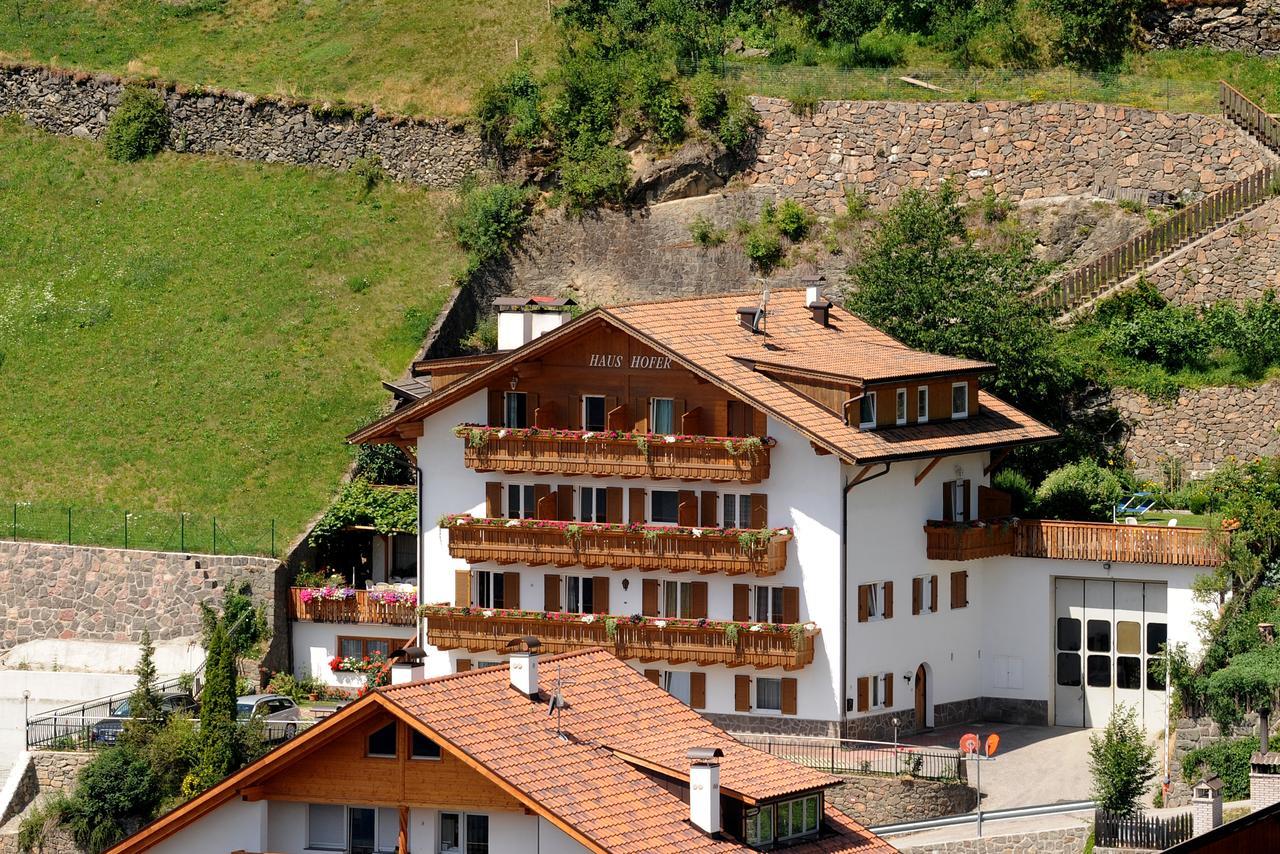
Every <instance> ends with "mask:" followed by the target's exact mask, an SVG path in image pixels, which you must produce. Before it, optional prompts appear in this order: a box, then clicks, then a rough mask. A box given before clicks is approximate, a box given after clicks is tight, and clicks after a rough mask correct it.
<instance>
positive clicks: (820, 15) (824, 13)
mask: <svg viewBox="0 0 1280 854" xmlns="http://www.w3.org/2000/svg"><path fill="white" fill-rule="evenodd" d="M884 7H885V4H884V0H819V3H818V12H817V15H816V17H815V19H814V32H815V34H816V35H817V36H818V37H819V38H821V39H823V40H825V41H833V42H852V41H856V40H857V39H859V38H860V37H861V36H862V35H863V34H865V33H866V32H867V31H868V30H870V29H872V28H873V27H875V25H876V24H878V23H880V19H881V18H883V17H884Z"/></svg>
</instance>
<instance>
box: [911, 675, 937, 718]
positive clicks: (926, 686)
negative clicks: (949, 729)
mask: <svg viewBox="0 0 1280 854" xmlns="http://www.w3.org/2000/svg"><path fill="white" fill-rule="evenodd" d="M929 677H930V673H929V665H928V664H921V665H920V666H919V667H917V668H916V678H915V688H916V729H917V730H924V729H931V728H932V727H933V685H931V684H930V682H931V680H930V678H929Z"/></svg>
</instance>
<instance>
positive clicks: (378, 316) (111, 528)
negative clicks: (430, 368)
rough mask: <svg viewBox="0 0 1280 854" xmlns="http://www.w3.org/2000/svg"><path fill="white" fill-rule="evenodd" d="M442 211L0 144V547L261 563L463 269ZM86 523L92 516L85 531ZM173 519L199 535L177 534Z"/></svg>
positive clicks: (317, 177)
mask: <svg viewBox="0 0 1280 854" xmlns="http://www.w3.org/2000/svg"><path fill="white" fill-rule="evenodd" d="M446 203H447V197H446V196H445V195H444V194H441V193H429V192H426V191H423V190H420V189H407V188H403V187H399V186H388V185H382V186H380V187H378V188H376V189H375V190H374V191H373V193H372V194H371V195H370V196H369V197H368V198H366V199H364V200H363V201H362V200H361V199H360V198H359V191H358V189H357V186H356V180H355V179H354V178H352V177H349V176H344V175H339V174H335V173H330V172H323V171H314V172H313V171H310V170H306V169H301V168H296V167H286V166H276V165H266V164H246V163H243V162H240V161H235V160H224V159H219V158H212V157H193V156H190V155H175V154H163V155H161V156H160V157H159V158H158V159H156V160H154V161H148V162H143V163H138V164H132V165H124V164H118V163H115V162H112V161H110V160H107V159H106V157H105V155H104V154H103V151H102V148H101V146H100V145H98V144H97V143H92V142H82V141H79V140H71V139H68V138H62V137H53V136H48V135H44V134H41V133H39V132H37V131H33V130H30V129H27V128H24V127H22V126H20V125H18V124H17V123H15V122H14V121H12V120H6V121H3V122H0V459H2V460H3V465H0V536H7V535H9V534H10V533H11V532H10V531H9V528H10V525H11V524H12V519H11V518H10V517H11V515H12V514H13V512H14V511H13V509H12V504H13V502H31V506H29V507H27V506H21V507H19V508H18V511H17V512H18V521H19V527H20V528H21V532H20V533H21V535H22V536H26V537H30V538H32V539H63V538H65V532H66V521H67V520H66V514H65V510H63V509H62V508H63V507H64V505H66V504H68V503H69V504H71V505H73V506H74V518H73V519H72V522H73V524H74V534H73V539H74V541H75V542H94V543H100V544H104V545H114V544H117V543H118V542H119V533H120V529H121V528H122V527H123V521H122V520H123V513H124V511H126V510H129V511H133V512H135V513H136V514H137V515H136V516H135V517H134V519H133V520H132V521H131V524H132V526H133V527H132V532H131V542H130V545H132V546H139V547H158V546H171V547H172V548H175V549H176V548H178V536H179V529H180V527H185V529H186V530H185V531H182V534H185V546H186V548H187V549H188V550H204V549H207V548H209V546H210V545H211V543H210V542H209V541H210V540H211V538H212V524H211V523H212V518H213V517H214V516H215V515H216V516H217V517H219V519H220V525H221V531H222V533H221V535H220V536H221V540H220V544H219V547H218V551H220V552H223V551H259V552H266V551H267V550H268V548H269V543H270V520H271V519H273V518H274V519H275V520H277V530H276V538H277V541H278V542H279V543H280V544H283V543H284V542H286V541H287V540H288V539H289V538H291V537H293V536H296V535H298V534H299V533H301V532H302V530H303V529H304V526H305V523H306V522H307V521H308V520H309V519H310V518H311V517H312V516H313V515H314V514H315V513H317V512H319V511H320V510H322V509H323V508H324V507H325V505H326V504H327V503H328V500H329V498H330V497H331V496H332V494H333V492H334V489H335V487H336V485H337V482H338V479H339V477H340V476H341V474H342V473H343V471H344V470H345V467H346V465H347V463H348V461H349V460H350V450H349V449H348V448H347V447H346V446H345V445H344V443H343V441H342V439H343V436H344V435H345V434H346V433H347V432H348V431H349V430H351V429H352V428H354V427H355V426H357V425H359V424H361V423H363V422H364V421H366V420H368V419H369V418H370V417H371V416H372V415H374V414H375V412H376V410H377V409H378V407H379V406H380V405H381V404H382V403H383V402H384V401H385V399H386V393H385V391H383V389H382V388H381V387H380V385H379V381H380V380H382V379H384V378H387V377H389V376H394V375H398V374H399V373H400V372H402V371H403V370H404V368H405V365H406V364H407V363H408V361H409V360H410V359H411V358H412V357H413V355H414V353H415V350H416V349H417V347H418V346H420V344H421V339H422V336H423V335H424V333H425V331H426V329H427V328H428V327H429V325H430V323H431V321H432V320H433V319H434V317H435V315H436V314H437V313H438V311H439V308H440V306H441V304H442V303H443V301H444V298H445V296H446V293H447V291H448V286H449V281H450V276H451V275H452V273H453V272H454V271H456V270H458V269H460V268H461V266H462V263H463V260H462V257H461V254H460V252H459V251H458V250H457V249H455V247H454V245H453V243H452V241H451V239H450V238H449V236H448V234H447V233H446V231H445V228H444V226H443V222H442V219H443V218H442V210H443V207H444V205H445V204H446ZM91 507H96V508H112V509H111V510H103V509H99V510H97V511H95V512H90V511H89V508H91ZM177 511H191V512H193V513H195V514H197V515H195V516H193V517H192V518H191V519H189V520H187V522H186V523H185V525H183V523H182V522H180V521H179V520H178V516H177Z"/></svg>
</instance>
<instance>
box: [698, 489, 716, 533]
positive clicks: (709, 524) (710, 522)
mask: <svg viewBox="0 0 1280 854" xmlns="http://www.w3.org/2000/svg"><path fill="white" fill-rule="evenodd" d="M719 505H720V493H718V492H716V491H715V490H714V489H704V490H703V491H702V518H700V519H699V520H698V524H700V525H701V526H702V527H704V528H714V527H716V510H718V509H719Z"/></svg>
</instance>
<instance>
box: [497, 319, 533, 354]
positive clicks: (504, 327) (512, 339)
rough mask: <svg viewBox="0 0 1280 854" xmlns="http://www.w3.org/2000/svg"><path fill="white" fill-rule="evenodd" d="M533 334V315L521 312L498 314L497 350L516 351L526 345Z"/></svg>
mask: <svg viewBox="0 0 1280 854" xmlns="http://www.w3.org/2000/svg"><path fill="white" fill-rule="evenodd" d="M532 334H533V315H532V314H527V313H526V312H523V311H500V312H498V349H499V350H501V351H506V350H516V349H519V348H520V347H523V346H524V345H525V344H528V343H529V342H530V341H531V340H533V338H532Z"/></svg>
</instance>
